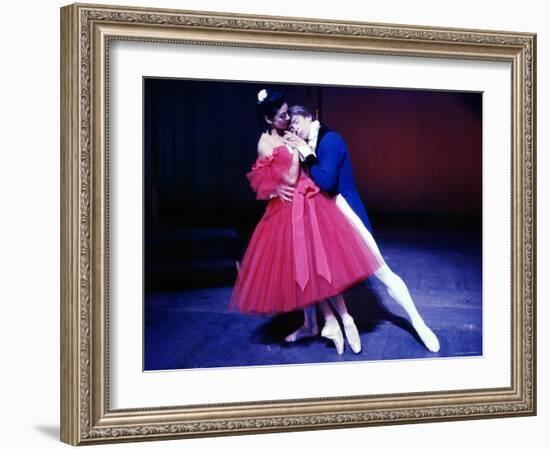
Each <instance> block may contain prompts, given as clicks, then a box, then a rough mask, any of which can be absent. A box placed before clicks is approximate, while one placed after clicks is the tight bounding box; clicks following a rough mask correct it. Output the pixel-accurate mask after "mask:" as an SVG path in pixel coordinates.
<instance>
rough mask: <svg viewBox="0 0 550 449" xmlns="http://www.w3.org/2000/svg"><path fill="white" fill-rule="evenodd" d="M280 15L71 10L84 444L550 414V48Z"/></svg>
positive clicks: (63, 196) (74, 325)
mask: <svg viewBox="0 0 550 449" xmlns="http://www.w3.org/2000/svg"><path fill="white" fill-rule="evenodd" d="M298 12H299V11H297V14H298ZM266 13H267V14H266V15H259V14H254V13H253V12H252V13H250V14H249V13H246V12H244V11H238V10H237V11H235V12H231V11H225V12H213V11H199V10H179V9H163V8H156V7H149V6H148V5H141V6H136V7H131V6H112V5H103V6H100V5H87V4H73V5H67V6H63V7H62V8H61V9H60V22H59V24H60V35H59V37H60V49H59V50H60V51H59V56H60V80H59V81H60V83H59V87H60V92H59V93H60V98H59V101H60V129H59V140H60V167H59V174H60V178H59V181H60V189H59V193H60V205H59V209H60V214H59V220H60V233H59V237H60V245H59V246H60V264H59V268H60V273H61V277H60V279H59V281H60V285H59V290H60V317H59V319H60V334H59V337H60V360H59V361H60V364H59V365H60V376H59V380H60V422H61V426H60V439H61V441H63V442H65V443H68V444H73V445H81V444H103V443H118V442H137V441H153V440H154V441H156V440H167V439H180V438H199V437H214V436H230V435H248V436H250V435H252V434H259V433H279V432H295V431H309V430H322V429H335V430H336V429H344V428H351V427H376V426H388V425H390V426H394V425H400V424H413V423H414V424H426V423H436V422H442V421H465V420H474V419H477V420H479V419H486V418H501V417H520V416H524V417H528V416H534V415H536V413H537V402H536V401H537V395H536V394H537V378H536V369H537V365H536V363H537V354H536V256H537V254H536V250H537V241H536V226H535V224H534V223H535V220H536V179H535V175H536V138H537V133H536V86H537V77H536V57H537V35H536V33H534V32H529V31H513V29H512V28H509V27H507V26H504V27H503V28H500V29H504V30H506V29H508V31H497V29H499V28H492V27H488V28H483V27H478V28H476V27H474V26H473V25H474V24H472V27H471V28H464V27H462V28H456V27H452V26H450V25H446V24H445V21H443V22H439V21H433V22H432V23H431V25H430V26H424V25H422V24H421V21H417V22H416V23H417V24H414V23H415V21H410V22H408V21H405V22H402V24H396V23H398V22H395V23H394V24H392V23H391V22H386V23H384V22H380V23H378V22H375V21H370V20H368V17H365V16H363V17H362V18H360V17H358V20H356V21H354V20H352V18H348V19H345V18H340V19H329V18H320V17H315V15H314V14H313V16H311V15H309V14H308V11H305V10H302V12H301V14H303V16H302V17H299V16H296V17H288V16H278V15H269V11H266ZM465 24H466V25H467V24H468V21H466V22H465ZM456 25H459V23H457V24H456ZM525 29H528V27H527V28H525Z"/></svg>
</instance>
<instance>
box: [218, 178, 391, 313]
mask: <svg viewBox="0 0 550 449" xmlns="http://www.w3.org/2000/svg"><path fill="white" fill-rule="evenodd" d="M311 185H313V186H314V187H315V190H313V189H311V188H309V187H310V186H311ZM382 264H383V261H382V260H381V259H380V257H379V256H378V255H377V254H376V253H375V252H374V251H371V249H370V248H369V247H368V245H367V244H366V243H365V242H364V240H363V239H362V238H361V236H360V235H359V234H358V232H357V231H356V229H355V228H354V227H353V225H352V224H351V223H350V222H349V221H348V219H347V218H346V217H345V216H344V215H343V213H342V212H341V211H340V210H339V209H338V207H337V206H336V200H335V198H331V197H329V196H328V195H326V194H325V193H323V192H321V191H319V190H318V188H317V186H315V185H314V184H313V183H312V181H311V180H310V179H309V178H300V181H299V182H298V185H297V189H296V191H295V194H294V200H293V202H290V203H289V202H283V201H281V200H280V199H279V198H275V199H272V200H270V201H269V203H268V204H267V208H266V211H265V213H264V215H263V217H262V218H261V220H260V222H259V223H258V225H257V226H256V229H255V230H254V233H253V235H252V237H251V239H250V242H249V245H248V248H247V250H246V252H245V255H244V258H243V260H242V264H241V269H240V271H239V274H238V278H237V282H236V284H235V287H234V289H233V293H232V297H231V301H230V304H229V306H230V308H236V309H238V310H240V311H241V312H244V313H278V312H287V311H291V310H297V309H302V308H304V307H306V306H308V305H311V304H314V303H315V302H318V301H321V300H324V299H327V298H329V297H331V296H335V295H337V294H339V293H342V292H344V291H345V290H346V289H348V288H349V287H351V286H352V285H354V284H356V283H358V282H361V281H363V280H365V279H366V278H368V277H369V276H370V275H371V274H372V273H373V272H374V271H376V270H377V269H378V268H379V267H380V266H381V265H382Z"/></svg>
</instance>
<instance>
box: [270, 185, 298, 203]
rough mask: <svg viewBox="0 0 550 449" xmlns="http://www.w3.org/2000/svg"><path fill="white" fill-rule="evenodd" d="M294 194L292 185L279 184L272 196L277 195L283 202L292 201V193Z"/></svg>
mask: <svg viewBox="0 0 550 449" xmlns="http://www.w3.org/2000/svg"><path fill="white" fill-rule="evenodd" d="M293 194H294V187H291V186H288V185H286V184H280V185H279V186H278V187H277V193H276V194H274V195H273V198H275V197H277V196H278V197H279V198H280V199H281V201H283V202H285V201H286V202H289V203H290V202H292V195H293Z"/></svg>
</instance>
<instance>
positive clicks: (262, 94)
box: [258, 89, 267, 103]
mask: <svg viewBox="0 0 550 449" xmlns="http://www.w3.org/2000/svg"><path fill="white" fill-rule="evenodd" d="M266 98H267V90H265V89H262V90H261V91H259V92H258V103H261V102H262V101H264V100H265V99H266Z"/></svg>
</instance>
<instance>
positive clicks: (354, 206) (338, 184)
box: [285, 105, 439, 352]
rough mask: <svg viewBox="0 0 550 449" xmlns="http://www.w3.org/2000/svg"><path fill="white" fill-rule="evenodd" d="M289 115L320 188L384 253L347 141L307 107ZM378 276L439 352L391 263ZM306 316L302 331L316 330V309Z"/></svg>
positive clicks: (295, 141) (424, 339)
mask: <svg viewBox="0 0 550 449" xmlns="http://www.w3.org/2000/svg"><path fill="white" fill-rule="evenodd" d="M289 113H290V117H291V127H290V130H291V131H292V132H293V133H294V134H293V133H291V132H288V133H286V134H285V138H286V139H287V140H288V141H289V142H290V143H291V144H293V145H294V146H295V147H296V148H297V149H298V151H299V152H300V158H301V159H302V161H303V162H304V164H305V166H306V167H307V168H308V171H309V174H310V176H311V177H312V179H313V180H314V181H315V183H316V184H317V185H318V186H319V188H321V189H322V190H324V191H325V192H327V193H328V194H329V195H331V196H337V198H336V204H337V205H338V207H339V208H340V210H342V212H343V213H344V214H345V215H346V216H348V218H349V219H350V220H351V221H352V222H353V224H354V225H355V227H356V229H357V230H358V231H359V233H360V234H361V236H362V237H363V239H364V240H365V241H366V243H367V244H368V245H369V246H370V247H371V248H373V249H374V250H375V251H377V252H378V253H380V251H379V249H378V246H377V245H376V242H375V241H374V239H373V238H372V234H371V232H370V231H371V229H372V228H371V225H370V222H369V219H368V216H367V213H366V211H365V207H364V206H363V203H362V202H361V199H360V197H359V194H358V192H357V189H356V187H355V181H354V179H353V173H352V168H351V160H350V157H349V154H348V151H347V147H346V143H345V142H344V139H343V138H342V136H340V135H339V134H338V133H336V132H334V131H331V130H329V129H328V128H326V127H325V126H323V125H321V124H320V123H319V121H318V120H313V116H312V115H311V113H310V112H309V111H308V110H307V109H306V108H304V107H303V106H298V105H296V106H293V107H291V108H290V109H289ZM374 276H375V277H376V278H377V279H378V280H380V281H381V282H382V283H383V284H384V285H385V287H386V289H387V291H388V294H389V295H390V297H392V298H393V299H394V300H395V301H396V302H397V304H399V305H400V306H401V307H402V308H403V309H404V310H405V312H406V313H407V315H408V317H409V320H410V321H411V324H412V325H413V327H414V329H415V331H416V332H417V334H418V336H419V337H420V339H421V340H422V342H423V343H424V345H425V346H426V348H427V349H428V350H429V351H431V352H438V351H439V341H438V339H437V337H436V335H435V334H434V333H433V332H432V330H431V329H430V328H429V327H428V326H427V325H426V323H425V322H424V320H423V319H422V317H421V316H420V314H419V313H418V310H417V309H416V306H415V304H414V302H413V300H412V298H411V295H410V293H409V290H408V288H407V286H406V285H405V283H404V282H403V280H402V279H401V278H400V277H399V276H397V275H396V274H395V273H393V272H392V271H391V270H390V268H389V267H388V266H387V264H384V265H383V266H382V267H381V268H379V269H378V270H377V271H376V272H375V273H374ZM342 301H343V300H342ZM304 316H305V321H304V326H303V327H302V328H301V329H306V330H307V328H308V326H309V328H310V329H316V328H317V322H316V314H315V308H314V306H311V307H309V308H306V309H304ZM298 331H300V330H298ZM298 331H297V332H298ZM292 335H293V334H291V336H292ZM302 335H307V332H304V331H303V330H302V334H299V335H298V336H302ZM291 336H289V337H291Z"/></svg>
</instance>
